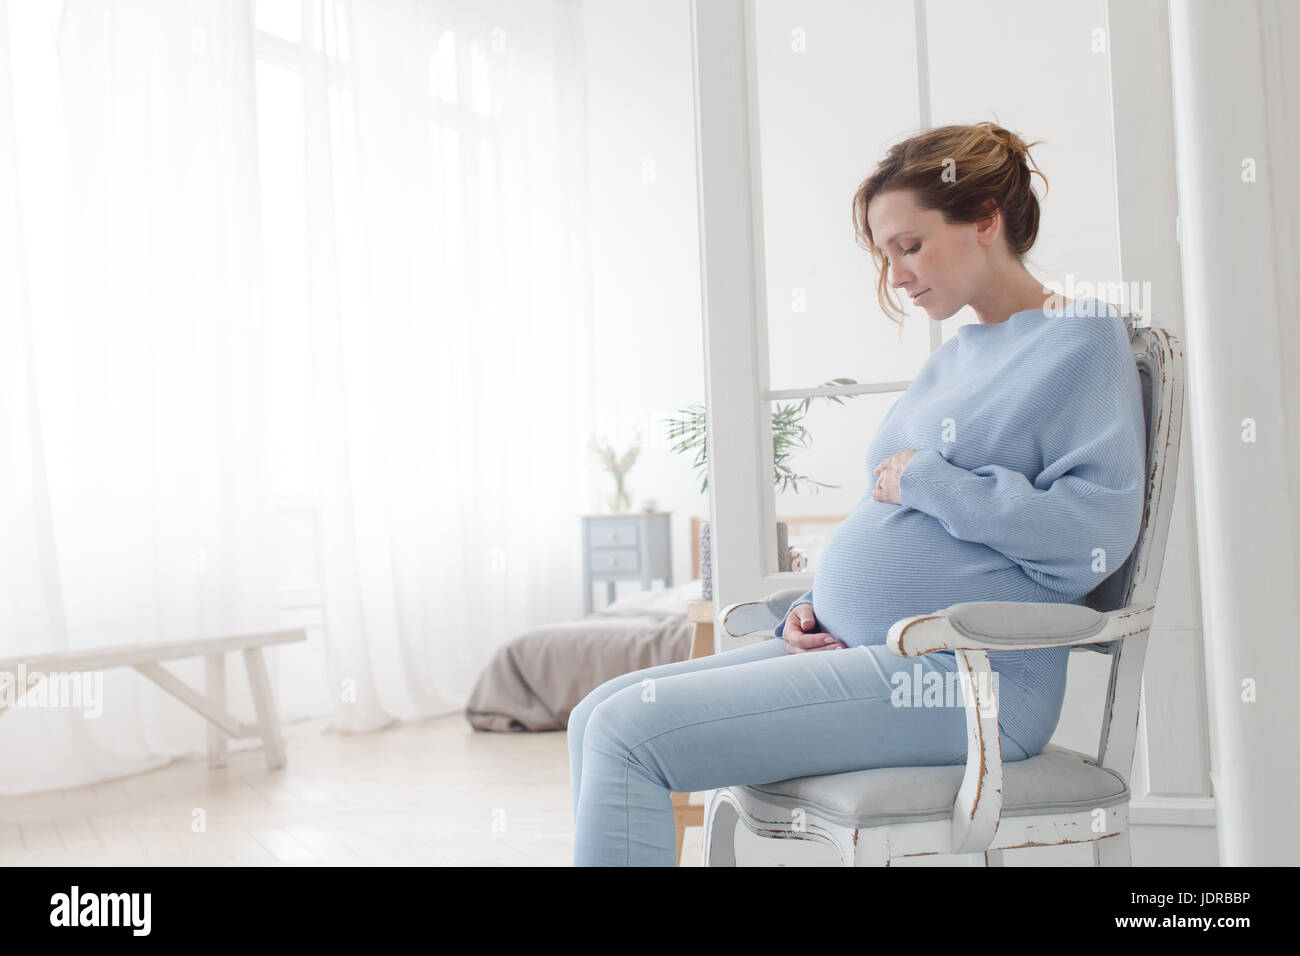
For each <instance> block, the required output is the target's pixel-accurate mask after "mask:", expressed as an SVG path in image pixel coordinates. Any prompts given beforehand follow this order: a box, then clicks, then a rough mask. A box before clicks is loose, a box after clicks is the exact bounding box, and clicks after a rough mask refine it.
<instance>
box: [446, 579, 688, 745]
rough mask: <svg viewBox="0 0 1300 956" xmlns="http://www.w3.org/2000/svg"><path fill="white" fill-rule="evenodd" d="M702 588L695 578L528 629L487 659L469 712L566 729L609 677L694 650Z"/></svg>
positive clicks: (494, 720)
mask: <svg viewBox="0 0 1300 956" xmlns="http://www.w3.org/2000/svg"><path fill="white" fill-rule="evenodd" d="M699 589H700V582H699V580H698V579H697V580H695V581H693V582H691V584H688V585H683V586H682V587H681V588H674V589H668V590H665V589H659V590H658V591H651V592H645V594H642V595H634V596H633V597H631V598H629V599H624V600H620V601H617V602H615V603H614V604H612V605H610V607H609V608H606V609H605V610H602V611H597V612H596V613H595V614H592V615H590V616H588V617H585V618H582V619H580V620H575V621H563V622H561V623H558V624H548V625H543V626H541V627H535V628H531V629H530V630H528V631H525V632H524V633H523V634H521V635H520V636H519V637H516V638H515V639H514V640H512V641H511V642H510V643H509V644H506V645H505V646H504V647H502V648H501V649H500V650H498V651H497V653H496V654H495V655H494V656H493V658H492V660H491V661H489V662H488V665H487V667H486V668H484V670H483V673H482V674H481V675H480V676H479V679H478V683H477V684H475V686H474V690H473V692H472V693H471V694H470V698H469V702H468V704H467V705H466V707H465V719H466V720H468V721H469V722H470V724H472V725H473V726H474V727H475V728H477V729H479V730H564V729H565V728H566V727H567V726H568V725H569V712H570V711H572V710H573V708H574V707H576V706H577V705H578V703H579V702H580V701H581V700H582V698H584V697H585V696H587V694H588V693H590V692H591V691H593V690H595V689H596V688H597V687H599V686H600V685H601V684H603V683H604V682H605V681H607V680H609V679H610V678H613V677H617V676H619V675H620V674H626V673H628V672H629V671H634V670H640V669H641V668H644V667H654V666H655V665H657V664H667V663H669V662H671V661H681V660H685V659H686V658H688V657H689V656H690V652H691V635H692V634H693V633H694V627H695V626H694V624H692V623H691V622H690V621H688V620H686V602H687V601H689V600H692V599H698V598H699V596H700V594H699Z"/></svg>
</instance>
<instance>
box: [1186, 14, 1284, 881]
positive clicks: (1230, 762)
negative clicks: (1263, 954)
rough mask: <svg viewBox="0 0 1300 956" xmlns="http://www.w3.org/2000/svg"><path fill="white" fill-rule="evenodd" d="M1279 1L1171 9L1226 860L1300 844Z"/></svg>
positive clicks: (1215, 775)
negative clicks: (1297, 812) (1296, 809)
mask: <svg viewBox="0 0 1300 956" xmlns="http://www.w3.org/2000/svg"><path fill="white" fill-rule="evenodd" d="M1284 7H1285V5H1280V4H1278V3H1277V2H1276V0H1248V2H1239V3H1207V2H1197V0H1170V8H1169V12H1170V44H1171V63H1172V68H1173V84H1174V115H1175V131H1176V136H1177V145H1176V159H1177V175H1178V188H1179V219H1180V225H1181V228H1180V233H1181V240H1180V241H1181V251H1182V258H1183V269H1182V273H1183V299H1184V305H1185V315H1186V322H1187V334H1186V342H1185V346H1186V354H1187V372H1188V383H1187V384H1188V390H1187V401H1188V409H1187V410H1188V414H1189V415H1190V420H1191V427H1192V429H1194V436H1193V441H1192V454H1193V467H1194V469H1195V479H1196V488H1197V500H1196V512H1197V534H1198V541H1199V545H1200V557H1201V562H1202V563H1201V572H1202V574H1201V601H1202V611H1203V618H1204V638H1205V655H1206V669H1207V675H1206V678H1207V687H1208V694H1209V712H1210V736H1211V755H1212V761H1213V771H1212V773H1211V779H1212V780H1213V783H1214V795H1215V803H1216V808H1217V813H1218V839H1219V861H1220V863H1221V864H1222V865H1225V866H1241V865H1246V866H1250V865H1263V864H1274V865H1276V864H1292V863H1294V862H1295V860H1296V858H1297V855H1298V854H1300V825H1298V824H1297V823H1296V820H1295V809H1294V802H1295V799H1296V796H1297V794H1300V762H1298V761H1297V759H1296V758H1297V756H1298V755H1300V747H1298V746H1297V729H1296V727H1295V726H1294V724H1295V716H1296V701H1297V699H1300V694H1297V688H1296V686H1295V683H1296V680H1297V678H1298V677H1300V625H1298V624H1297V622H1298V621H1300V573H1298V571H1297V543H1296V542H1297V539H1298V538H1300V383H1297V376H1300V330H1298V329H1297V328H1296V297H1297V292H1298V289H1297V281H1296V271H1297V265H1298V263H1297V257H1296V253H1297V249H1296V239H1295V231H1294V230H1295V228H1296V227H1295V225H1294V224H1295V223H1297V222H1300V208H1297V200H1298V199H1300V191H1297V189H1296V187H1295V186H1294V185H1293V184H1292V183H1291V182H1289V181H1288V180H1289V178H1290V177H1292V176H1294V171H1293V169H1292V168H1291V167H1292V165H1293V163H1294V157H1295V155H1296V153H1295V150H1296V149H1300V142H1297V133H1296V131H1295V130H1294V129H1293V128H1292V127H1291V124H1292V123H1293V122H1294V119H1295V117H1294V116H1283V115H1282V109H1283V106H1284V104H1285V103H1286V102H1287V101H1288V100H1289V101H1290V102H1291V103H1296V102H1300V89H1298V88H1297V87H1298V86H1300V71H1298V70H1297V68H1296V66H1295V65H1294V64H1293V63H1292V62H1290V60H1291V58H1290V57H1289V56H1284V55H1283V51H1287V50H1294V49H1296V47H1297V46H1298V45H1300V35H1297V34H1300V17H1297V16H1296V15H1295V13H1294V12H1291V11H1287V10H1286V9H1284ZM1171 167H1172V164H1171ZM1252 178H1253V181H1251V180H1252ZM1288 372H1290V379H1289V380H1288V375H1287V373H1288ZM1252 429H1253V435H1252V433H1251V430H1252ZM1252 439H1253V440H1252ZM1251 694H1253V696H1254V700H1253V702H1250V701H1249V700H1248V699H1243V698H1244V697H1248V696H1249V695H1251Z"/></svg>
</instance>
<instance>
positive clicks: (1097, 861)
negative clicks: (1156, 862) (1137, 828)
mask: <svg viewBox="0 0 1300 956" xmlns="http://www.w3.org/2000/svg"><path fill="white" fill-rule="evenodd" d="M1092 865H1093V866H1132V865H1133V858H1132V856H1131V854H1130V853H1129V843H1128V831H1127V830H1125V831H1124V832H1123V833H1117V834H1115V835H1114V836H1109V837H1103V838H1102V839H1100V840H1094V841H1093V843H1092Z"/></svg>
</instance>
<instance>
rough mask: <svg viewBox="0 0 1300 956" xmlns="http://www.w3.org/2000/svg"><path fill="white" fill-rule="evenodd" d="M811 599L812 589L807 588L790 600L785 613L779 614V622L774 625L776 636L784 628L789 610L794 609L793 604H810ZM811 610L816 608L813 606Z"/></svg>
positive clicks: (779, 634)
mask: <svg viewBox="0 0 1300 956" xmlns="http://www.w3.org/2000/svg"><path fill="white" fill-rule="evenodd" d="M812 599H813V589H812V588H809V589H808V590H807V591H804V592H803V594H800V595H799V596H798V597H797V598H795V599H794V600H793V601H791V602H790V606H789V607H788V608H786V609H785V614H783V615H781V623H779V624H777V626H776V636H777V637H780V636H781V632H782V631H784V630H785V619H786V618H788V617H789V616H790V612H791V611H793V610H794V609H795V606H796V605H799V604H812ZM813 610H814V611H815V610H816V608H815V607H814V609H813Z"/></svg>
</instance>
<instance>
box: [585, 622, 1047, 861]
mask: <svg viewBox="0 0 1300 956" xmlns="http://www.w3.org/2000/svg"><path fill="white" fill-rule="evenodd" d="M918 664H919V665H920V666H921V668H922V670H923V672H927V673H928V672H929V671H938V672H939V673H940V674H946V673H947V672H946V671H944V670H943V668H941V667H937V666H935V665H933V664H931V663H930V662H929V660H928V658H927V657H924V656H923V657H920V658H916V659H913V658H903V657H899V656H897V655H895V654H892V653H890V651H889V650H888V649H887V648H886V647H885V646H884V645H883V644H870V645H863V646H858V647H847V648H842V649H838V650H829V651H812V652H809V653H804V654H790V653H788V652H787V651H786V644H785V641H784V640H782V639H781V638H772V639H769V640H764V641H759V642H758V643H757V644H751V645H749V646H747V647H741V648H737V649H735V650H731V651H726V652H723V653H721V654H713V655H710V656H708V657H700V658H696V659H695V660H687V661H676V662H674V663H671V664H661V665H659V666H658V667H647V668H643V669H641V670H637V671H632V672H630V673H627V674H624V675H622V676H621V677H615V678H613V679H611V680H608V681H606V682H605V683H604V684H601V685H600V686H599V687H597V688H596V689H595V690H593V691H592V692H591V693H590V694H588V695H587V696H586V697H584V698H583V699H582V701H581V703H579V704H578V706H577V707H575V708H574V709H573V712H572V713H571V714H570V716H569V728H568V734H569V737H568V742H569V774H570V782H571V784H572V787H573V807H574V825H575V834H574V848H573V863H574V865H575V866H675V865H676V862H677V860H676V844H677V836H676V829H675V827H674V824H673V808H672V801H671V799H670V797H669V794H670V793H673V792H675V793H692V792H695V791H699V790H712V789H715V788H718V787H726V786H738V785H741V784H750V783H771V782H774V781H777V780H789V779H791V778H793V777H804V776H811V775H814V774H829V773H843V772H845V771H850V770H865V769H868V768H873V767H910V766H933V765H948V764H956V763H962V762H964V761H965V759H966V712H965V708H964V707H963V706H962V701H961V697H960V693H958V695H957V696H956V697H952V696H949V697H948V702H945V703H943V704H941V705H933V706H913V705H909V706H896V705H895V694H894V691H895V686H896V685H898V684H899V680H897V679H895V675H898V674H906V675H907V679H908V680H914V677H915V675H916V671H915V670H914V668H915V667H916V666H917V665H918ZM941 679H942V678H941ZM950 686H952V685H950ZM897 696H900V697H902V698H903V699H904V700H908V701H912V700H915V701H921V700H922V698H921V696H920V695H919V694H918V695H917V696H916V697H915V698H912V697H909V696H908V695H897ZM931 700H932V701H933V700H934V698H933V697H932V698H931ZM1000 740H1001V743H1002V759H1003V761H1012V760H1024V759H1026V757H1028V756H1030V755H1029V754H1027V753H1025V751H1024V750H1023V749H1022V748H1021V747H1020V746H1019V745H1018V744H1017V743H1016V742H1015V741H1013V740H1012V739H1011V738H1010V737H1008V736H1007V734H1006V733H1005V732H1002V733H1001V734H1000Z"/></svg>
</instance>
